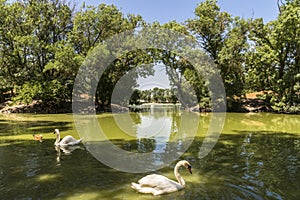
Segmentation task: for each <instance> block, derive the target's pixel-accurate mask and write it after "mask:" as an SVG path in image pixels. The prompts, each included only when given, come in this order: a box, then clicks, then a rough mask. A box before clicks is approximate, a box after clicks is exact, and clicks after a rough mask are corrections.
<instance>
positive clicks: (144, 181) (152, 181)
mask: <svg viewBox="0 0 300 200" xmlns="http://www.w3.org/2000/svg"><path fill="white" fill-rule="evenodd" d="M138 182H139V184H140V186H141V187H151V188H154V189H155V190H157V191H164V193H165V192H173V191H177V190H180V189H182V186H181V185H180V184H179V183H177V182H175V181H173V180H170V179H168V178H167V177H165V176H162V175H158V174H151V175H148V176H145V177H144V178H141V179H140V180H139V181H138Z"/></svg>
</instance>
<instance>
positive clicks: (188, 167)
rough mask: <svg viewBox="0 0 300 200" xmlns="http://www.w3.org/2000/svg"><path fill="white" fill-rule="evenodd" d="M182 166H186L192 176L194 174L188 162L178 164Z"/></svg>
mask: <svg viewBox="0 0 300 200" xmlns="http://www.w3.org/2000/svg"><path fill="white" fill-rule="evenodd" d="M178 164H180V165H181V166H184V167H185V168H186V169H187V170H188V171H189V172H190V173H191V174H192V166H191V164H190V163H189V162H188V161H186V160H181V161H179V162H178Z"/></svg>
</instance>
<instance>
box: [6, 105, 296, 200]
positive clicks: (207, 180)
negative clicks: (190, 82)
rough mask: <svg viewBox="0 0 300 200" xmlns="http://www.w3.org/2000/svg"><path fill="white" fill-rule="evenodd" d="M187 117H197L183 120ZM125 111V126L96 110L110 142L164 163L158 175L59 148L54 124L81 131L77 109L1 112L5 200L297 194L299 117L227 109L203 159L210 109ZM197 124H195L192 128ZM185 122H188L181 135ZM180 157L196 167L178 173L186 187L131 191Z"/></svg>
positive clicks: (82, 149)
mask: <svg viewBox="0 0 300 200" xmlns="http://www.w3.org/2000/svg"><path fill="white" fill-rule="evenodd" d="M183 115H186V116H188V117H190V115H193V117H194V116H195V115H196V116H197V119H199V120H198V121H193V122H191V123H192V124H189V123H187V124H185V125H184V124H183V123H182V120H181V118H182V116H183ZM123 116H126V117H128V116H130V119H131V121H132V122H133V123H132V124H131V123H128V126H127V127H125V128H120V124H119V123H118V122H117V121H118V120H116V117H115V116H114V115H112V114H101V115H97V120H98V121H99V124H100V125H101V128H102V129H103V131H104V132H105V134H106V137H107V138H108V140H109V141H110V142H111V144H113V145H115V146H117V147H119V148H120V149H123V150H124V151H127V152H136V153H140V154H143V153H144V154H145V155H147V153H151V155H154V156H152V160H151V162H155V163H158V164H157V165H159V166H161V167H159V168H158V169H157V170H155V172H147V171H145V172H141V173H132V172H126V171H124V170H123V171H120V170H117V169H115V168H113V167H109V166H107V165H105V164H103V162H100V161H99V159H97V158H96V157H95V156H94V155H93V153H91V152H90V151H88V150H87V149H88V148H87V147H86V145H83V144H80V145H78V146H75V147H74V148H72V149H57V148H55V147H54V140H55V135H54V134H53V130H54V129H55V128H59V129H60V132H61V135H62V136H65V135H73V136H74V137H75V138H79V137H80V136H81V134H80V135H78V132H77V130H78V129H76V128H75V124H74V120H73V116H72V114H54V115H38V114H30V115H29V114H15V115H13V114H11V115H0V180H1V182H0V194H1V196H0V199H137V198H138V199H300V136H299V135H300V134H299V130H300V116H298V115H277V114H268V113H258V114H254V113H247V114H244V113H227V114H226V118H225V123H224V127H223V130H222V133H221V135H220V137H219V138H218V140H217V143H216V144H215V146H213V148H212V150H211V151H210V152H209V153H208V154H207V155H206V156H204V157H203V156H202V157H201V156H199V155H200V154H199V153H200V152H199V149H200V147H201V145H202V144H203V141H204V139H205V136H206V133H207V130H208V128H209V124H210V123H211V120H212V119H213V118H212V114H210V113H203V114H187V113H185V112H184V111H178V110H177V111H176V110H163V111H151V112H150V111H149V112H142V113H130V115H125V114H119V115H118V118H119V119H121V120H119V122H120V121H121V122H120V123H122V117H123ZM187 122H190V121H189V120H187ZM195 123H197V125H198V127H197V126H196V127H197V129H195V128H193V127H192V126H193V125H194V124H195ZM181 126H186V127H185V129H184V131H183V133H181V132H180V130H181ZM126 129H128V130H126ZM189 130H190V131H191V132H193V131H194V130H196V133H195V134H193V133H189ZM32 134H42V135H43V141H42V142H39V141H35V140H34V139H33V136H32ZM178 135H179V137H178ZM85 139H86V140H89V138H85ZM185 141H189V143H188V146H186V147H187V148H186V149H185V148H183V145H184V144H185ZM86 142H87V143H88V141H86ZM101 142H104V143H105V142H106V141H105V140H104V141H101ZM98 144H100V141H98ZM171 149H173V150H174V149H177V150H178V158H175V160H174V162H171V163H165V165H163V164H164V163H163V162H164V160H163V159H162V155H163V154H169V153H172V152H171ZM102 153H103V154H105V149H104V150H103V152H102ZM181 159H185V160H187V161H189V162H190V163H191V165H192V171H193V174H189V173H188V172H187V171H186V170H184V169H181V171H180V173H181V175H182V177H183V178H184V179H185V182H186V188H185V189H183V190H181V191H179V192H175V193H171V194H166V195H160V196H155V197H154V196H152V195H149V194H140V193H137V192H136V191H134V190H133V189H132V188H131V182H137V180H139V179H140V178H142V177H143V176H145V175H147V174H150V173H157V174H162V175H165V176H167V177H168V178H170V179H173V180H175V177H174V174H173V168H174V166H175V164H176V161H178V160H181ZM130 162H131V161H130V160H128V162H127V163H130ZM124 165H126V163H125V162H124Z"/></svg>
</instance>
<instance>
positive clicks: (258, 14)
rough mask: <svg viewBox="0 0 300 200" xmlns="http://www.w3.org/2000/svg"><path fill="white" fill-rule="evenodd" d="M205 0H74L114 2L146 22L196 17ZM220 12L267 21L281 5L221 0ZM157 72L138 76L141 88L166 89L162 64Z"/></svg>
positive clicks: (273, 1) (253, 0)
mask: <svg viewBox="0 0 300 200" xmlns="http://www.w3.org/2000/svg"><path fill="white" fill-rule="evenodd" d="M203 1H204V0H98V1H97V0H75V3H76V4H77V7H78V8H79V7H80V6H81V5H82V3H83V2H85V5H86V6H88V5H93V6H97V5H99V4H101V3H105V4H108V5H111V4H114V5H115V6H116V7H117V8H118V9H119V10H120V11H121V12H122V13H124V15H126V14H136V15H137V14H139V15H141V16H142V17H143V19H144V20H145V21H146V22H149V23H151V22H154V21H158V22H160V23H161V24H164V23H167V22H169V21H173V20H176V21H177V22H184V21H186V20H187V19H192V18H194V17H195V15H194V10H195V8H196V7H197V5H198V4H199V3H201V2H203ZM217 4H218V5H219V6H220V8H221V11H226V12H228V13H229V14H231V15H232V16H233V17H235V16H239V17H241V18H244V19H248V18H263V19H264V22H268V21H272V20H275V19H276V18H277V15H278V8H277V1H276V0H218V3H217ZM154 69H155V70H156V73H155V75H154V76H149V77H147V78H145V79H143V78H140V79H138V84H139V85H140V89H141V90H146V89H151V88H153V87H159V88H167V87H168V85H169V81H168V77H167V75H166V74H164V73H163V71H164V69H163V67H161V66H156V67H155V68H154Z"/></svg>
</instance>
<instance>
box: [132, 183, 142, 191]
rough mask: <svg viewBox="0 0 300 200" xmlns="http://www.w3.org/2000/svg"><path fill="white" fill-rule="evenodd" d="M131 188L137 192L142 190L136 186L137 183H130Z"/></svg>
mask: <svg viewBox="0 0 300 200" xmlns="http://www.w3.org/2000/svg"><path fill="white" fill-rule="evenodd" d="M131 188H132V189H135V190H137V191H139V190H141V189H142V187H141V186H140V185H139V184H137V183H131Z"/></svg>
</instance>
